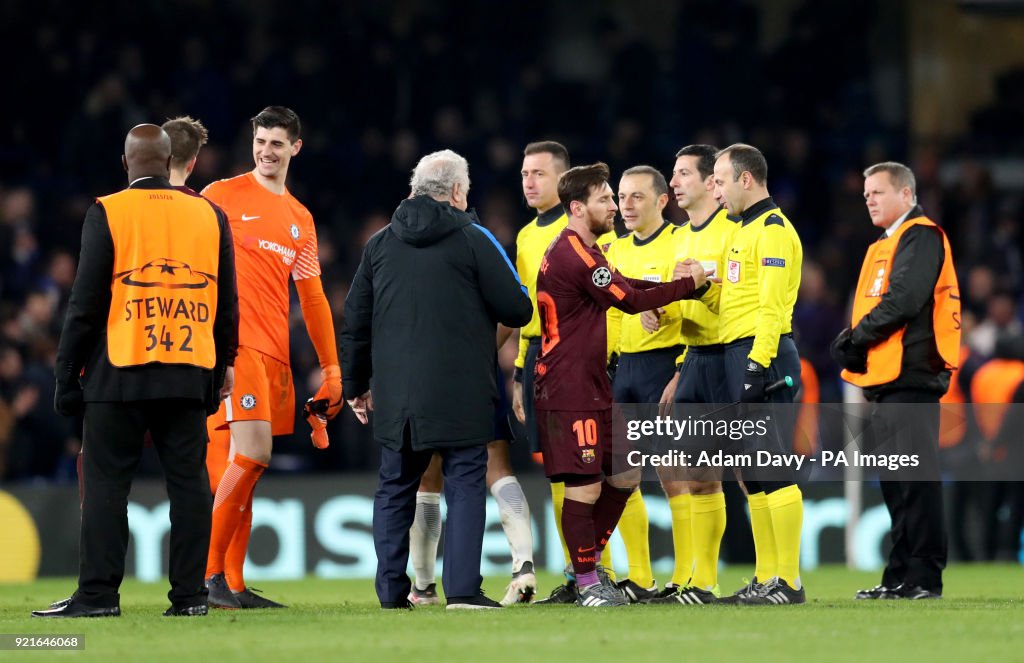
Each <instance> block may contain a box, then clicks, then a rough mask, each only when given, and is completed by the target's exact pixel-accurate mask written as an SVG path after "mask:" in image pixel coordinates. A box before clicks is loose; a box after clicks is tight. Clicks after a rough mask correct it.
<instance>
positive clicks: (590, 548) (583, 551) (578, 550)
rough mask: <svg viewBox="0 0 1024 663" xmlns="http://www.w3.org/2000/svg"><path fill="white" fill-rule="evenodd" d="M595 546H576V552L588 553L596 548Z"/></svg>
mask: <svg viewBox="0 0 1024 663" xmlns="http://www.w3.org/2000/svg"><path fill="white" fill-rule="evenodd" d="M595 548H597V546H590V547H589V548H576V552H581V553H588V552H590V551H591V550H594V549H595Z"/></svg>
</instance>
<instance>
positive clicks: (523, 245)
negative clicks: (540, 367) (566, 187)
mask: <svg viewBox="0 0 1024 663" xmlns="http://www.w3.org/2000/svg"><path fill="white" fill-rule="evenodd" d="M567 225H569V217H568V216H566V214H565V211H564V210H563V209H562V206H561V205H559V206H557V207H554V208H552V209H550V210H548V211H547V212H544V213H543V214H540V215H539V216H537V217H536V218H534V219H533V221H530V223H528V224H526V226H524V227H523V229H522V230H520V231H519V234H518V235H516V271H517V272H519V280H520V281H522V283H523V285H525V286H526V289H527V291H528V292H529V293H530V302H532V303H533V317H532V318H530V323H529V324H528V325H526V326H525V327H523V328H522V329H520V330H519V356H517V357H516V368H523V367H524V366H525V365H526V349H527V347H529V344H530V339H531V338H537V337H538V336H540V316H539V315H538V314H537V273H538V272H539V271H540V262H541V260H542V259H543V258H544V254H545V253H547V251H548V247H549V246H551V242H553V241H555V238H556V237H558V234H559V233H561V232H562V231H563V230H565V227H566V226H567ZM614 239H615V234H614V233H607V234H605V235H602V236H601V237H600V238H599V239H598V242H597V243H598V246H599V247H602V248H603V247H604V245H605V244H607V243H609V242H611V241H612V240H614Z"/></svg>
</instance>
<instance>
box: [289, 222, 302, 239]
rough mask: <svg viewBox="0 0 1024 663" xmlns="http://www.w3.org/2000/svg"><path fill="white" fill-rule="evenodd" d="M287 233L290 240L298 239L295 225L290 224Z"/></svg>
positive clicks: (297, 228) (297, 230)
mask: <svg viewBox="0 0 1024 663" xmlns="http://www.w3.org/2000/svg"><path fill="white" fill-rule="evenodd" d="M288 232H290V233H291V235H292V239H298V238H299V227H298V226H297V225H295V224H294V223H293V224H292V227H291V228H290V229H289V231H288Z"/></svg>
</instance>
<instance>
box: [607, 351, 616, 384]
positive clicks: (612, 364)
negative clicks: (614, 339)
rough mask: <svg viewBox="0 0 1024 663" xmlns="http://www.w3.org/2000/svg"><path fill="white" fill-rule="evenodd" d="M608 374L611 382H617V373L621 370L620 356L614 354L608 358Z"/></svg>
mask: <svg viewBox="0 0 1024 663" xmlns="http://www.w3.org/2000/svg"><path fill="white" fill-rule="evenodd" d="M606 370H607V372H608V380H609V382H615V371H617V370H619V355H618V354H613V355H612V356H611V357H609V358H608V366H607V367H606Z"/></svg>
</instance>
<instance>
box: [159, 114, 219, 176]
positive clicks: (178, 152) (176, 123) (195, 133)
mask: <svg viewBox="0 0 1024 663" xmlns="http://www.w3.org/2000/svg"><path fill="white" fill-rule="evenodd" d="M162 128H163V130H164V131H165V132H167V135H168V136H170V137H171V167H173V168H184V167H185V166H187V165H188V162H189V161H191V160H192V159H195V158H196V156H197V155H198V154H199V149H200V148H201V147H202V146H203V145H206V141H207V140H208V139H209V137H210V134H209V132H207V131H206V127H204V126H203V123H202V122H200V121H199V120H197V119H195V118H192V117H189V116H188V115H182V116H180V117H175V118H171V119H170V120H167V121H166V122H164V123H163V125H162Z"/></svg>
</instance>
